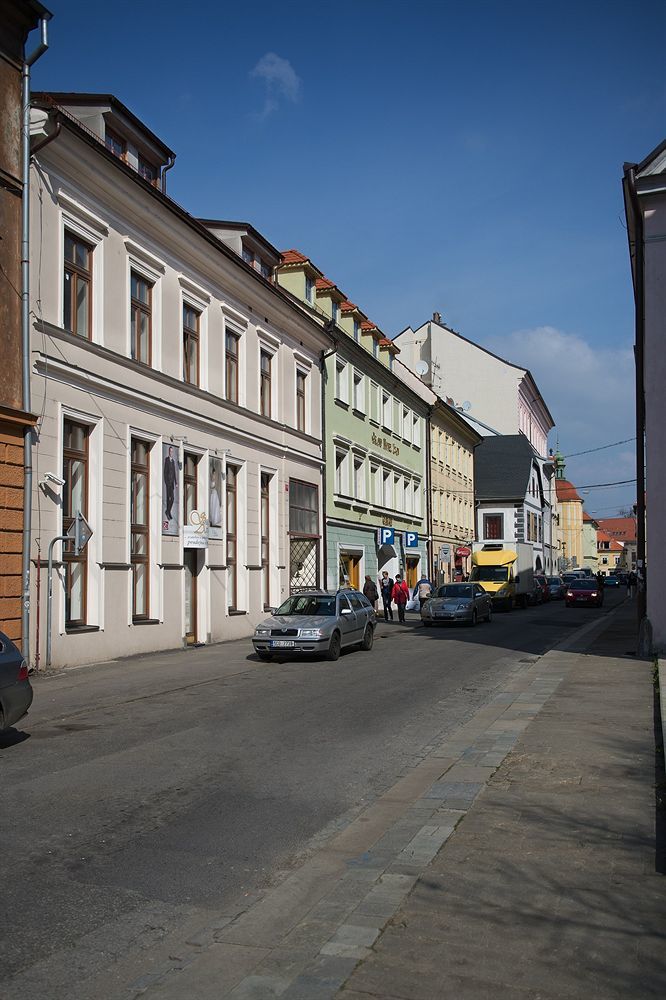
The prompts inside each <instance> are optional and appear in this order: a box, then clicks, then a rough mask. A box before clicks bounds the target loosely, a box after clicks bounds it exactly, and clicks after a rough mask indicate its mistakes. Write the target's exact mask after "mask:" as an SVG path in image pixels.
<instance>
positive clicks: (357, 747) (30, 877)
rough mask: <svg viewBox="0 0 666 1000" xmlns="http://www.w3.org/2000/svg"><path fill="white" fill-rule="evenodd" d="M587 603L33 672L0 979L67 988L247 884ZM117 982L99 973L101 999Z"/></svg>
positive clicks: (5, 857) (286, 860)
mask: <svg viewBox="0 0 666 1000" xmlns="http://www.w3.org/2000/svg"><path fill="white" fill-rule="evenodd" d="M622 596H624V595H622ZM619 599H620V595H615V594H611V595H609V600H608V602H607V606H608V608H610V607H612V606H613V605H615V604H616V603H617V601H618V600H619ZM599 614H600V612H598V611H596V610H591V609H590V610H588V609H571V610H568V609H565V608H564V607H563V605H562V604H561V603H559V602H558V603H553V604H550V605H546V606H544V607H541V608H533V609H529V610H528V611H524V612H520V611H516V612H513V613H512V614H511V615H496V616H495V617H494V619H493V622H492V623H491V624H490V625H479V626H477V627H476V628H475V629H469V628H468V629H464V630H463V629H455V630H451V629H441V630H440V629H432V630H431V629H423V628H421V627H420V626H419V625H418V624H417V622H416V621H413V622H412V623H411V624H408V625H407V626H405V627H401V626H399V625H397V624H395V625H393V626H383V625H382V627H381V628H380V630H379V633H380V637H378V639H377V640H376V642H375V646H374V649H373V650H372V651H371V652H370V653H362V652H353V653H348V654H345V655H343V656H342V657H341V659H340V660H339V661H338V662H337V663H328V662H326V661H307V662H303V661H301V662H299V661H294V662H282V663H272V664H268V665H267V664H262V663H259V661H257V660H256V659H255V658H254V656H252V655H251V654H249V652H248V643H242V642H238V643H227V644H223V645H220V646H217V647H209V648H202V649H198V650H193V651H189V652H182V651H181V652H178V653H169V654H161V655H157V654H156V655H152V656H147V657H141V658H136V659H131V660H125V661H116V662H113V663H109V664H107V665H100V666H97V667H93V668H86V669H81V670H73V671H69V672H67V673H65V674H61V675H58V676H54V677H49V678H44V679H41V678H40V679H39V680H38V681H36V683H35V704H34V707H33V710H32V711H31V714H30V716H29V718H28V719H27V720H26V721H25V723H24V725H23V726H22V730H21V731H20V732H17V733H14V734H10V736H9V737H6V738H4V740H3V742H1V743H0V768H1V773H2V779H3V780H2V784H3V808H2V813H1V815H0V843H2V845H3V850H2V857H1V858H0V885H1V886H2V896H3V907H2V910H3V913H2V917H1V918H0V920H1V921H3V922H5V921H6V926H2V925H0V941H1V942H2V944H1V945H0V996H1V997H3V998H4V997H5V996H7V997H9V996H11V997H12V1000H21V998H23V997H26V998H28V997H29V998H30V1000H41V998H42V997H43V998H44V1000H46V998H48V1000H59V998H60V997H63V998H64V997H69V996H70V995H72V991H71V986H72V983H73V981H74V980H76V979H77V977H84V978H85V976H86V975H88V974H90V973H91V972H92V971H93V970H95V971H97V972H99V969H100V968H106V967H109V969H112V968H113V966H114V963H117V962H119V961H121V960H122V959H124V958H125V957H126V956H127V955H128V954H130V953H132V951H133V950H134V951H136V950H140V949H144V950H145V951H149V950H150V947H151V942H152V941H157V940H159V939H160V937H161V936H163V935H164V934H165V933H167V932H168V931H170V930H172V929H173V928H175V927H178V926H179V924H185V923H186V922H187V921H188V920H189V919H190V918H192V916H193V914H196V915H197V916H198V917H200V916H201V914H202V913H205V912H206V911H210V912H212V911H219V909H220V908H221V907H223V906H225V905H230V904H231V903H232V902H233V901H238V900H243V899H246V900H251V899H252V895H253V893H255V892H256V891H257V890H260V889H261V888H262V887H266V886H267V885H270V884H271V883H272V881H273V880H275V879H277V878H278V877H279V876H280V874H281V873H283V872H284V871H285V870H287V869H290V868H293V867H295V866H296V865H298V864H299V862H300V861H302V859H303V858H304V857H306V856H307V855H308V854H309V853H311V852H312V851H313V850H314V849H315V847H316V846H317V845H318V844H321V843H322V841H323V840H325V839H326V838H327V837H328V836H330V834H331V833H332V832H333V831H334V830H335V829H338V828H339V827H340V826H342V825H344V823H345V822H347V821H348V820H349V819H350V818H351V817H352V816H354V815H356V814H357V813H358V812H359V811H360V810H361V809H362V808H364V807H365V806H366V805H367V804H368V803H369V802H370V801H372V800H373V799H374V798H375V797H376V796H377V795H378V794H379V793H381V792H382V791H384V790H385V789H386V788H388V787H390V786H391V785H392V784H393V783H394V782H395V781H396V780H397V779H398V778H399V777H400V776H401V775H402V774H403V773H404V772H405V770H406V769H407V768H409V767H410V766H412V765H413V764H414V762H415V760H418V759H420V758H421V757H423V756H424V755H425V754H426V753H427V752H428V748H429V747H430V745H431V744H432V743H433V742H435V741H436V740H438V739H441V738H442V737H443V736H445V735H446V734H447V732H449V731H451V730H452V729H454V728H456V727H457V726H458V725H460V724H461V723H462V722H463V721H464V720H465V719H467V718H469V716H470V715H471V714H472V713H473V712H474V711H476V710H477V709H478V708H479V707H480V706H482V705H483V704H485V703H486V702H487V701H488V700H489V699H490V698H491V697H492V695H493V692H494V691H495V690H496V689H497V688H498V687H499V686H501V685H502V684H503V682H504V681H505V679H506V677H507V675H508V674H509V673H511V671H512V670H513V669H515V668H516V666H517V664H518V663H519V662H520V661H521V660H523V661H524V660H525V659H530V658H533V657H534V655H539V654H542V653H544V652H545V651H546V650H548V649H550V648H551V647H552V646H553V645H554V644H556V643H557V642H559V641H561V640H562V639H563V638H565V637H566V636H567V635H568V634H569V633H570V632H571V631H572V630H573V629H575V628H577V627H579V626H580V625H581V624H583V623H584V622H586V621H588V620H590V619H591V618H593V617H595V616H597V615H599ZM96 929H100V931H101V934H100V936H101V939H102V940H103V942H104V949H103V953H100V949H99V947H95V948H93V947H92V946H91V944H90V941H91V935H94V932H95V931H96ZM12 977H13V978H12ZM121 987H122V984H121V983H120V982H116V981H114V980H113V973H112V972H111V971H110V972H109V991H108V994H107V995H108V997H111V996H116V995H119V996H121V995H123V990H122V988H121ZM77 995H79V994H77ZM100 1000H101V998H100Z"/></svg>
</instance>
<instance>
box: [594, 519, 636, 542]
mask: <svg viewBox="0 0 666 1000" xmlns="http://www.w3.org/2000/svg"><path fill="white" fill-rule="evenodd" d="M598 524H599V527H600V528H601V529H602V530H603V531H606V532H608V534H609V535H612V536H613V538H619V539H620V541H621V542H635V541H636V521H635V520H634V518H633V517H600V518H599V521H598Z"/></svg>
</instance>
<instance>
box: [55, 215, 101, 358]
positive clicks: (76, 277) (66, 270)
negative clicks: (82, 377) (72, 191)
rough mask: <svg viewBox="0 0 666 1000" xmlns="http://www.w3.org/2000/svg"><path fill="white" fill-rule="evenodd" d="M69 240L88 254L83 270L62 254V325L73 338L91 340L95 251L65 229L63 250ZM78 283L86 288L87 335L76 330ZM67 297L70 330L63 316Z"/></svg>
mask: <svg viewBox="0 0 666 1000" xmlns="http://www.w3.org/2000/svg"><path fill="white" fill-rule="evenodd" d="M68 239H71V240H72V241H73V242H74V243H78V244H79V245H80V246H82V247H85V248H86V250H87V252H88V267H87V268H84V267H82V266H81V265H80V264H76V263H75V262H74V261H71V260H68V259H67V255H66V252H64V253H63V275H62V284H63V307H62V325H63V327H64V328H65V329H66V330H67V331H68V332H69V333H72V334H74V336H75V337H82V338H83V339H84V340H92V321H93V309H92V297H93V267H92V255H93V253H94V251H95V248H94V246H92V245H91V244H90V243H89V242H88V241H87V240H85V239H83V238H82V237H81V236H79V235H78V234H77V233H75V232H73V231H72V230H71V229H68V228H67V227H65V238H64V242H63V248H66V246H67V240H68ZM68 274H69V279H70V280H69V288H68V286H67V275H68ZM79 282H84V283H85V284H86V285H87V288H88V332H87V334H83V333H80V332H79V331H78V330H77V329H76V325H77V322H76V315H77V313H76V293H77V289H78V285H79ZM68 296H69V310H70V322H71V328H70V327H68V326H67V325H66V321H65V314H66V311H67V298H68Z"/></svg>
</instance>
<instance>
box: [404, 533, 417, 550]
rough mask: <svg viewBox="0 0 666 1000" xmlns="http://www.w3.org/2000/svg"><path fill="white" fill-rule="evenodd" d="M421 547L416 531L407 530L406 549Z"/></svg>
mask: <svg viewBox="0 0 666 1000" xmlns="http://www.w3.org/2000/svg"><path fill="white" fill-rule="evenodd" d="M418 547H419V536H418V533H417V532H416V531H406V532H405V548H406V549H418Z"/></svg>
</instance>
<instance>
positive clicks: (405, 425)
mask: <svg viewBox="0 0 666 1000" xmlns="http://www.w3.org/2000/svg"><path fill="white" fill-rule="evenodd" d="M410 433H411V423H410V419H409V410H408V408H407V407H406V406H403V408H402V436H403V438H404V439H405V441H409V439H410V437H409V436H410Z"/></svg>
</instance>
